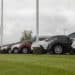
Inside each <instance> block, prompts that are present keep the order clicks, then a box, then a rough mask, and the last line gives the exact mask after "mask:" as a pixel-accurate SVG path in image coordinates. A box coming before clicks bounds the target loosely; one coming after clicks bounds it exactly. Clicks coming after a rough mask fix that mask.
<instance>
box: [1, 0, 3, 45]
mask: <svg viewBox="0 0 75 75" xmlns="http://www.w3.org/2000/svg"><path fill="white" fill-rule="evenodd" d="M1 45H3V0H1Z"/></svg>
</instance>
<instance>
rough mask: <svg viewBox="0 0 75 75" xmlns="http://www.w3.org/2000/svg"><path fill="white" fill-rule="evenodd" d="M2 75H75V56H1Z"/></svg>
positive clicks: (0, 69)
mask: <svg viewBox="0 0 75 75" xmlns="http://www.w3.org/2000/svg"><path fill="white" fill-rule="evenodd" d="M0 75H75V56H74V55H20V54H17V55H16V54H15V55H12V54H10V55H7V54H4V55H2V54H1V55H0Z"/></svg>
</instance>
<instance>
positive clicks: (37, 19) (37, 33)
mask: <svg viewBox="0 0 75 75" xmlns="http://www.w3.org/2000/svg"><path fill="white" fill-rule="evenodd" d="M36 41H39V0H36Z"/></svg>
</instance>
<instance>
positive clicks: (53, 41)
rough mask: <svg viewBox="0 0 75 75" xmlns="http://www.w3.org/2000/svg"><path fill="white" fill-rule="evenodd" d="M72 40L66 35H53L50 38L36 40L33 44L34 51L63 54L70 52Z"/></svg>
mask: <svg viewBox="0 0 75 75" xmlns="http://www.w3.org/2000/svg"><path fill="white" fill-rule="evenodd" d="M71 44H72V40H71V39H70V38H69V37H68V36H65V35H57V36H52V37H50V38H48V39H45V40H42V41H38V42H34V43H33V44H32V46H31V50H32V51H33V53H39V54H41V53H54V54H63V53H67V52H70V50H71V49H70V48H71Z"/></svg>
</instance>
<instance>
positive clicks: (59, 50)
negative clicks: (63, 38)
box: [53, 44, 63, 54]
mask: <svg viewBox="0 0 75 75" xmlns="http://www.w3.org/2000/svg"><path fill="white" fill-rule="evenodd" d="M53 53H54V54H63V46H62V45H61V44H57V45H55V46H53Z"/></svg>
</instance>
